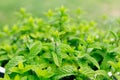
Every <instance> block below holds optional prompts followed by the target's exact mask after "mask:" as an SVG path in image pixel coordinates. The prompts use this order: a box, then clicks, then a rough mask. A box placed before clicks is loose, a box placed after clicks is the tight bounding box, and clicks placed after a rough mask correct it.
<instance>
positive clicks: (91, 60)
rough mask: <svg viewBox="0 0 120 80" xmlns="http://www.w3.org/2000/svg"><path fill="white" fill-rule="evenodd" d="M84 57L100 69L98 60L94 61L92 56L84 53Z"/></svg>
mask: <svg viewBox="0 0 120 80" xmlns="http://www.w3.org/2000/svg"><path fill="white" fill-rule="evenodd" d="M85 57H86V58H87V59H88V60H89V61H90V62H92V63H93V64H94V65H95V66H96V67H97V68H98V69H100V66H99V64H98V62H97V61H96V59H94V58H93V57H91V56H90V55H85Z"/></svg>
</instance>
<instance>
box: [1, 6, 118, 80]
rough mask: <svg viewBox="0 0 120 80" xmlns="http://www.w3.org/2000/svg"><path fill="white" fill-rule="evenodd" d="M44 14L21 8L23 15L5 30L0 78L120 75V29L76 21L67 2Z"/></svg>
mask: <svg viewBox="0 0 120 80" xmlns="http://www.w3.org/2000/svg"><path fill="white" fill-rule="evenodd" d="M45 15H46V19H42V18H35V17H33V16H32V15H31V14H29V13H26V11H25V10H24V9H21V10H20V12H19V13H18V21H17V22H15V24H13V26H12V27H9V26H5V27H4V28H3V29H2V30H1V31H0V41H1V43H0V66H2V67H5V69H6V72H5V76H4V78H1V80H119V79H120V76H119V75H120V67H119V63H120V54H119V53H120V43H119V42H120V37H119V36H120V34H119V30H118V31H117V32H114V31H103V30H101V29H99V28H98V27H97V22H95V21H87V20H86V21H84V20H81V19H80V21H76V19H75V18H73V17H71V16H70V15H69V12H68V10H67V9H66V8H65V7H61V8H58V9H55V10H49V11H48V12H47V13H45ZM79 16H80V15H79Z"/></svg>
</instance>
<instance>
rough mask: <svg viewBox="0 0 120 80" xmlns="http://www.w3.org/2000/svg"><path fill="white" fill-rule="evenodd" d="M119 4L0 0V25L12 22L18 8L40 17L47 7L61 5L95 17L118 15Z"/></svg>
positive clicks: (118, 0) (98, 0) (105, 0)
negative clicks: (78, 9)
mask: <svg viewBox="0 0 120 80" xmlns="http://www.w3.org/2000/svg"><path fill="white" fill-rule="evenodd" d="M119 4H120V0H0V27H2V26H3V25H6V24H12V23H14V21H15V19H16V16H15V12H17V11H19V9H20V8H26V10H27V12H30V13H32V14H33V15H34V16H36V17H42V16H43V13H44V12H46V11H47V10H48V9H55V8H57V7H60V6H61V5H63V6H65V7H67V8H68V9H70V11H71V12H74V11H75V10H76V9H77V8H80V9H81V10H83V11H85V13H84V16H85V17H86V18H88V19H96V18H98V17H100V16H102V15H107V16H110V17H119V16H120V6H119Z"/></svg>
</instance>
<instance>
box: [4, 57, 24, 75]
mask: <svg viewBox="0 0 120 80" xmlns="http://www.w3.org/2000/svg"><path fill="white" fill-rule="evenodd" d="M24 61H25V59H24V57H23V56H16V57H13V58H12V59H11V60H10V61H9V62H8V63H7V64H6V66H5V68H6V73H7V74H10V73H11V71H10V70H11V68H12V67H15V66H16V65H18V64H19V62H24Z"/></svg>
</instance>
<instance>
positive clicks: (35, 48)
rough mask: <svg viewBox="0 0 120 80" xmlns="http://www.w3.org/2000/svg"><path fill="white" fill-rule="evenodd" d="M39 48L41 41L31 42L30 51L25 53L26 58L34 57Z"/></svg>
mask: <svg viewBox="0 0 120 80" xmlns="http://www.w3.org/2000/svg"><path fill="white" fill-rule="evenodd" d="M41 48H42V44H41V42H35V43H33V44H32V45H31V47H30V53H29V54H28V55H27V59H28V60H29V59H32V58H34V57H35V56H36V55H37V54H38V53H39V52H40V51H41Z"/></svg>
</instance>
